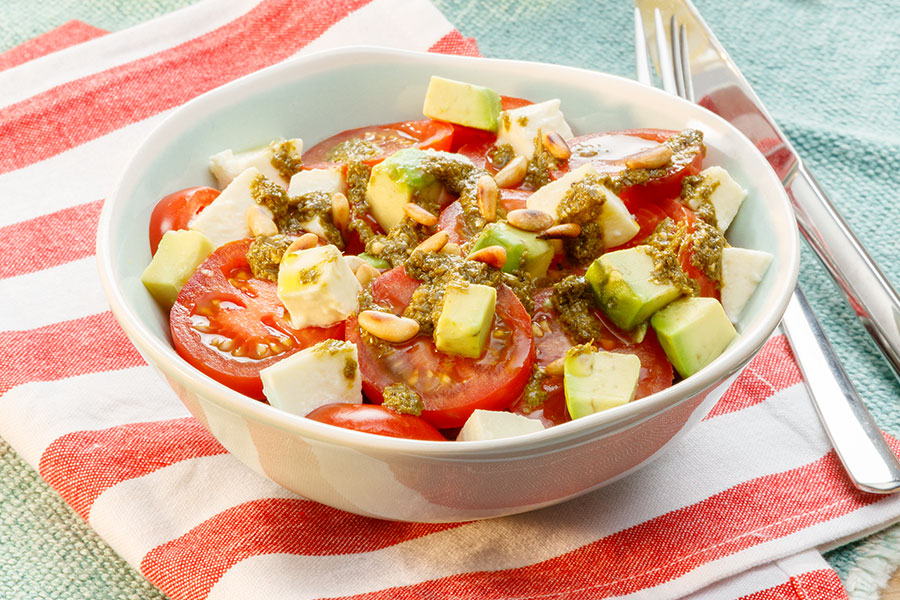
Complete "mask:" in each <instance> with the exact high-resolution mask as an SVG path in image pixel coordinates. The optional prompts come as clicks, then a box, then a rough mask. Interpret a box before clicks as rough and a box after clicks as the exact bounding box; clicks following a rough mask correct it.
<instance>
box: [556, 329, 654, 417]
mask: <svg viewBox="0 0 900 600" xmlns="http://www.w3.org/2000/svg"><path fill="white" fill-rule="evenodd" d="M640 375H641V361H640V359H639V358H638V357H637V356H635V355H634V354H619V353H613V352H604V351H602V350H600V351H595V350H594V349H593V348H590V346H588V347H587V348H585V347H584V346H581V347H576V348H572V349H570V350H569V351H568V352H566V358H565V361H564V362H563V386H564V389H565V394H566V408H567V409H568V410H569V416H571V417H572V418H573V419H578V418H579V417H583V416H585V415H591V414H594V413H595V412H600V411H601V410H606V409H608V408H612V407H614V406H619V405H621V404H626V403H628V402H631V400H632V399H633V398H634V390H635V389H636V388H637V384H638V378H639V377H640Z"/></svg>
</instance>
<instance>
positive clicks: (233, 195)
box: [188, 167, 260, 248]
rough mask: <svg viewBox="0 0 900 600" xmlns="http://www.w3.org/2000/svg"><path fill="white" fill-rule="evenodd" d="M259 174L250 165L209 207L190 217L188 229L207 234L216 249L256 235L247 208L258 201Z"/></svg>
mask: <svg viewBox="0 0 900 600" xmlns="http://www.w3.org/2000/svg"><path fill="white" fill-rule="evenodd" d="M259 176H260V172H259V170H258V169H257V168H256V167H250V168H249V169H246V170H245V171H244V172H243V173H241V174H240V175H238V176H237V177H235V178H234V180H233V181H232V182H231V183H229V184H228V187H226V188H225V189H224V190H222V193H221V194H219V195H218V196H217V197H216V199H215V200H213V201H212V203H210V205H209V206H207V207H206V208H204V209H203V210H202V211H200V212H199V213H198V214H197V216H195V217H194V218H193V219H191V221H190V222H189V223H188V229H193V230H194V231H199V232H200V233H202V234H203V235H205V236H206V237H207V238H208V239H209V241H210V242H212V244H213V247H214V248H218V247H219V246H221V245H223V244H227V243H228V242H231V241H234V240H242V239H244V238H248V237H253V234H251V233H250V228H249V227H248V226H247V209H248V208H249V207H250V206H253V205H255V204H256V201H255V200H254V199H253V183H254V181H256V178H257V177H259Z"/></svg>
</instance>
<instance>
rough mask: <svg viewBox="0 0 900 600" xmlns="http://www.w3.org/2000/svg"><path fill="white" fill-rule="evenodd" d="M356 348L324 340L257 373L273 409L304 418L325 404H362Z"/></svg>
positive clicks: (339, 342) (335, 341)
mask: <svg viewBox="0 0 900 600" xmlns="http://www.w3.org/2000/svg"><path fill="white" fill-rule="evenodd" d="M358 365H359V357H358V356H357V352H356V344H354V343H353V342H342V341H339V340H325V341H324V342H319V343H318V344H316V345H315V346H312V347H310V348H305V349H303V350H301V351H300V352H297V353H295V354H292V355H290V356H288V357H287V358H285V359H283V360H280V361H278V362H277V363H275V364H274V365H272V366H271V367H266V368H265V369H263V370H261V371H260V372H259V375H260V378H261V379H262V384H263V394H265V396H266V400H268V401H269V404H271V405H272V406H274V407H275V408H279V409H281V410H284V411H287V412H289V413H293V414H295V415H300V416H301V417H305V416H306V415H308V414H309V413H310V412H312V411H313V410H315V409H317V408H319V407H320V406H324V405H326V404H335V403H345V404H361V403H362V379H361V377H360V375H359V366H358Z"/></svg>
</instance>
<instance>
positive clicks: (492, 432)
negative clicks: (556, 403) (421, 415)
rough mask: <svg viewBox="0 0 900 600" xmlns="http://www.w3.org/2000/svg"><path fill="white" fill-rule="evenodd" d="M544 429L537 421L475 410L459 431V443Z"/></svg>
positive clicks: (496, 411)
mask: <svg viewBox="0 0 900 600" xmlns="http://www.w3.org/2000/svg"><path fill="white" fill-rule="evenodd" d="M542 429H544V425H543V423H541V422H540V421H538V420H537V419H529V418H528V417H523V416H522V415H517V414H513V413H510V412H505V411H499V410H481V409H477V410H475V411H474V412H473V413H472V415H471V416H470V417H469V418H468V420H467V421H466V424H465V425H463V426H462V429H460V430H459V435H458V436H457V437H456V441H458V442H475V441H479V440H496V439H500V438H505V437H513V436H516V435H524V434H526V433H532V432H535V431H541V430H542Z"/></svg>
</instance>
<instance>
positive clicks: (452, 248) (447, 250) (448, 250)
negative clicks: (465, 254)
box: [441, 242, 462, 256]
mask: <svg viewBox="0 0 900 600" xmlns="http://www.w3.org/2000/svg"><path fill="white" fill-rule="evenodd" d="M441 254H449V255H450V256H462V250H460V249H459V244H457V243H456V242H449V243H447V244H446V245H444V247H443V248H441Z"/></svg>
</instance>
